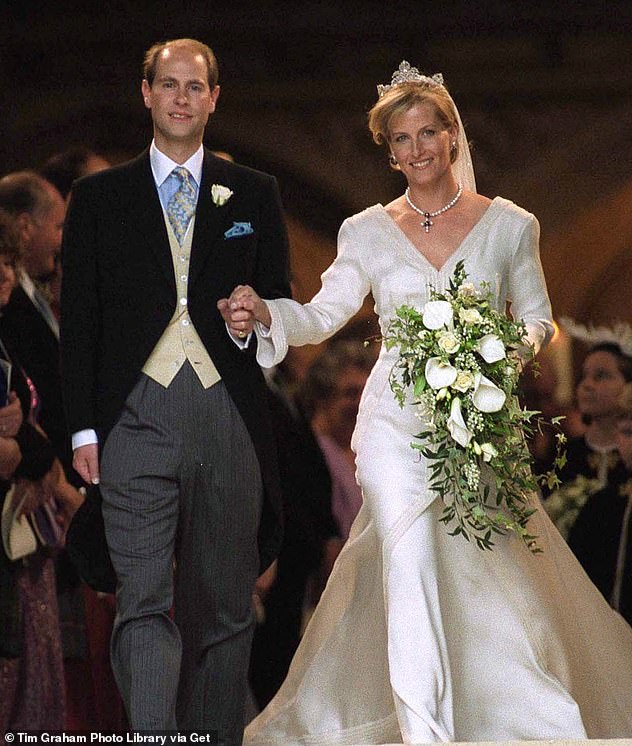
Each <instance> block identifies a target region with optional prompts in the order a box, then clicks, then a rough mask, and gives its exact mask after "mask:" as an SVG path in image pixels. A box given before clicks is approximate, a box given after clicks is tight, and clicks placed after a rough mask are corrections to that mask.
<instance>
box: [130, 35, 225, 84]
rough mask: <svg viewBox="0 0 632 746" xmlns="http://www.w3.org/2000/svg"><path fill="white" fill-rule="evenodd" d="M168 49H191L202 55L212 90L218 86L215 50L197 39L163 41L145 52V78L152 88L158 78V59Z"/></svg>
mask: <svg viewBox="0 0 632 746" xmlns="http://www.w3.org/2000/svg"><path fill="white" fill-rule="evenodd" d="M167 47H173V48H179V49H183V48H186V49H191V50H192V51H193V52H195V53H196V54H200V55H202V57H204V60H205V61H206V67H207V70H208V85H209V88H210V89H211V90H213V89H214V88H215V86H216V85H217V81H218V80H219V68H218V66H217V60H216V59H215V54H214V53H213V50H212V49H211V48H210V47H209V46H207V45H206V44H203V43H202V42H201V41H197V39H172V40H171V41H161V42H158V43H157V44H154V45H153V46H152V47H150V48H149V49H148V50H147V51H146V52H145V60H144V62H143V78H145V80H146V81H147V82H148V83H149V85H150V87H151V86H152V85H153V84H154V78H155V77H156V67H157V66H158V57H159V56H160V55H161V54H162V52H163V51H164V50H165V49H167Z"/></svg>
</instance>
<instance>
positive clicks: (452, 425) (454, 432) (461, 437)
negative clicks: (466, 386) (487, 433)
mask: <svg viewBox="0 0 632 746" xmlns="http://www.w3.org/2000/svg"><path fill="white" fill-rule="evenodd" d="M447 428H448V431H449V433H450V435H451V436H452V439H453V440H455V441H456V442H457V443H458V444H459V445H460V446H463V448H467V446H468V445H469V442H470V440H471V439H472V433H471V432H470V431H469V430H468V429H467V425H466V424H465V420H464V419H463V414H462V412H461V400H460V399H459V397H458V396H455V397H454V399H452V405H451V406H450V416H449V417H448V422H447Z"/></svg>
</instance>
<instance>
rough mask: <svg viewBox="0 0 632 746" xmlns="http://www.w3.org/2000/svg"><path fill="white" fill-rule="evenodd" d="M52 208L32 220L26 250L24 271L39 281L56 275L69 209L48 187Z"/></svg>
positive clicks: (52, 188)
mask: <svg viewBox="0 0 632 746" xmlns="http://www.w3.org/2000/svg"><path fill="white" fill-rule="evenodd" d="M47 191H48V192H49V195H50V200H51V204H50V207H49V208H48V209H47V210H45V211H41V212H40V211H37V212H36V213H34V214H33V215H31V216H29V220H28V227H27V231H26V241H25V250H24V268H25V269H26V272H27V274H28V275H29V276H30V277H32V278H33V279H35V280H45V279H47V278H48V277H50V276H51V275H52V274H53V272H54V271H55V257H56V256H57V255H58V254H59V251H60V248H61V234H62V230H63V227H64V217H65V215H66V205H65V203H64V200H63V198H62V196H61V194H60V193H59V192H58V191H57V189H55V187H53V186H52V185H50V186H49V187H47Z"/></svg>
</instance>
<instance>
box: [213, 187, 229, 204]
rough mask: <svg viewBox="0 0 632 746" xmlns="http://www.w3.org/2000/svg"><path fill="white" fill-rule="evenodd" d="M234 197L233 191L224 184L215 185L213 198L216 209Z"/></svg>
mask: <svg viewBox="0 0 632 746" xmlns="http://www.w3.org/2000/svg"><path fill="white" fill-rule="evenodd" d="M232 196H233V191H232V190H231V189H229V188H228V187H227V186H223V185H222V184H213V186H212V187H211V198H212V199H213V204H214V205H215V206H216V207H222V205H225V204H226V203H227V202H228V200H229V199H230V198H231V197H232Z"/></svg>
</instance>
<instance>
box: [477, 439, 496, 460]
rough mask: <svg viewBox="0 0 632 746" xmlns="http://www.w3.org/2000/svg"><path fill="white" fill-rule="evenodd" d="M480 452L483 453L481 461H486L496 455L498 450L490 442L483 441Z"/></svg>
mask: <svg viewBox="0 0 632 746" xmlns="http://www.w3.org/2000/svg"><path fill="white" fill-rule="evenodd" d="M481 452H482V454H483V461H486V462H487V463H489V462H490V461H491V460H492V459H493V458H495V457H496V456H498V451H497V450H496V449H495V448H494V446H493V445H492V444H491V443H483V444H482V445H481Z"/></svg>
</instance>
